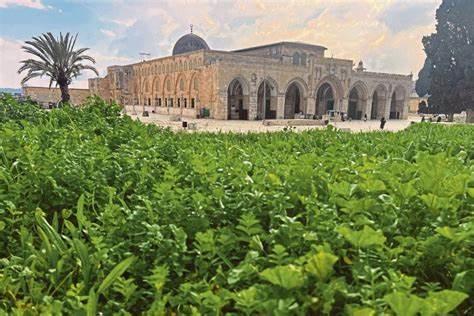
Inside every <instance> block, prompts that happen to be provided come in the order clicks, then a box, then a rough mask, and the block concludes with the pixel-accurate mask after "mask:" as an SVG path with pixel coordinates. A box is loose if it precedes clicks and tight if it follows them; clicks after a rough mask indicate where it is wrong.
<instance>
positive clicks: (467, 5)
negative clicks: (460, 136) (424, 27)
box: [419, 0, 474, 120]
mask: <svg viewBox="0 0 474 316" xmlns="http://www.w3.org/2000/svg"><path fill="white" fill-rule="evenodd" d="M473 16H474V1H472V0H443V2H442V3H441V5H440V7H439V8H438V10H437V11H436V19H437V25H436V32H435V33H433V34H431V35H430V36H425V37H424V38H423V45H424V48H425V52H426V56H427V62H425V67H426V68H425V67H424V69H423V70H422V71H421V72H420V79H422V80H423V81H424V80H428V82H429V89H428V90H427V91H429V93H430V98H429V100H428V102H429V104H430V107H432V108H435V109H438V111H440V112H444V113H446V114H449V115H450V117H451V118H452V116H453V114H454V113H459V112H461V111H467V112H468V116H469V120H472V113H473V111H474V99H473V96H474V93H473V90H472V89H473V88H474V82H473V80H474V78H473V76H472V68H469V67H472V65H474V19H473ZM430 64H431V65H430ZM469 69H471V70H469ZM419 89H420V90H421V92H422V91H423V89H424V88H423V84H421V85H420V86H419Z"/></svg>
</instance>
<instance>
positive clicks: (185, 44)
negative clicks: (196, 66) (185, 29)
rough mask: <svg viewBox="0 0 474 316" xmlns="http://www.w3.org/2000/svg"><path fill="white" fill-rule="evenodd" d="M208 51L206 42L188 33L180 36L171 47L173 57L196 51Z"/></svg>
mask: <svg viewBox="0 0 474 316" xmlns="http://www.w3.org/2000/svg"><path fill="white" fill-rule="evenodd" d="M201 49H205V50H209V45H207V43H206V41H205V40H203V39H202V38H201V37H199V36H197V35H196V34H193V33H189V34H186V35H184V36H182V37H181V38H180V39H179V40H178V41H177V42H176V44H174V47H173V56H174V55H180V54H185V53H189V52H193V51H196V50H201Z"/></svg>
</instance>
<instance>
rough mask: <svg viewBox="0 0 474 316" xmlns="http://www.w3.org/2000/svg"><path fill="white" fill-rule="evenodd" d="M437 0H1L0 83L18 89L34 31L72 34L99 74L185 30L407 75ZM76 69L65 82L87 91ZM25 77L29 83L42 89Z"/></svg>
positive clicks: (226, 45)
mask: <svg viewBox="0 0 474 316" xmlns="http://www.w3.org/2000/svg"><path fill="white" fill-rule="evenodd" d="M440 2H441V1H440V0H331V1H327V0H289V1H282V0H271V1H268V0H254V1H251V0H247V1H246V0H241V1H230V0H223V1H222V0H213V1H211V0H209V1H204V0H172V1H167V0H166V1H165V0H160V1H158V0H147V1H144V0H96V1H90V0H89V1H79V0H70V1H66V0H54V1H52V0H0V69H1V71H0V87H12V88H16V87H19V86H20V84H19V81H20V79H21V76H20V75H18V74H16V69H18V63H19V61H20V60H21V59H23V58H25V57H26V55H25V54H24V53H22V51H21V49H20V46H21V43H22V42H23V41H25V40H28V39H30V38H31V37H32V36H35V35H39V34H40V33H42V32H53V33H55V34H58V33H59V32H72V33H79V45H80V46H83V47H90V49H91V50H90V52H89V54H90V55H92V56H94V57H95V58H96V60H97V68H98V69H99V71H100V73H101V75H103V74H105V70H106V67H107V66H109V65H112V64H126V63H130V62H134V61H137V60H138V59H139V53H140V52H147V53H150V54H151V55H152V57H159V56H165V55H168V54H169V53H170V52H171V50H172V47H173V44H174V42H176V40H177V39H178V38H179V37H180V36H181V35H183V34H185V33H187V32H189V24H191V23H192V24H194V30H195V33H196V34H198V35H200V36H202V37H203V38H204V39H205V40H206V41H207V42H208V44H209V46H210V47H211V48H215V49H221V50H227V49H237V48H243V47H247V46H253V45H260V44H265V43H270V42H276V41H301V42H308V43H314V44H320V45H324V46H326V47H328V54H330V55H334V56H335V57H340V58H349V59H352V60H354V62H358V61H359V60H360V59H362V60H363V61H364V62H365V65H366V67H367V68H368V69H369V70H372V71H385V72H396V73H403V74H408V73H410V72H414V73H415V74H416V73H417V72H418V71H419V69H420V68H421V66H422V64H423V61H424V53H423V51H422V45H421V38H422V37H423V35H427V34H429V33H431V32H432V31H433V30H434V23H435V11H436V8H437V7H438V6H439V4H440ZM91 76H93V74H91V73H85V74H84V75H83V76H81V77H80V78H79V80H77V81H76V82H75V83H74V86H76V87H86V86H87V78H88V77H91ZM45 82H46V80H36V81H32V82H31V85H41V84H45Z"/></svg>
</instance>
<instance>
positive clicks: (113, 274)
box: [97, 256, 136, 295]
mask: <svg viewBox="0 0 474 316" xmlns="http://www.w3.org/2000/svg"><path fill="white" fill-rule="evenodd" d="M135 259H136V258H135V257H133V256H132V257H129V258H127V259H125V260H123V261H122V262H120V263H119V264H117V265H116V266H115V268H113V269H112V271H110V273H109V274H108V275H107V276H106V277H105V279H104V281H102V283H101V284H100V286H99V289H98V290H97V294H98V295H99V294H103V293H104V291H105V290H106V289H107V288H108V287H109V286H111V285H112V284H113V283H114V282H115V280H117V278H118V277H120V276H121V275H122V274H123V273H124V272H125V271H127V269H128V267H129V266H130V265H131V264H132V263H133V262H134V261H135Z"/></svg>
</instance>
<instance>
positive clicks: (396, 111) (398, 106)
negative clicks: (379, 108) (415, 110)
mask: <svg viewBox="0 0 474 316" xmlns="http://www.w3.org/2000/svg"><path fill="white" fill-rule="evenodd" d="M406 99H407V92H406V90H405V88H404V87H402V86H397V87H396V88H395V89H394V90H393V93H392V97H391V102H390V113H389V118H390V119H392V120H399V119H401V118H403V116H404V112H405V111H406V109H405V108H406Z"/></svg>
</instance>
